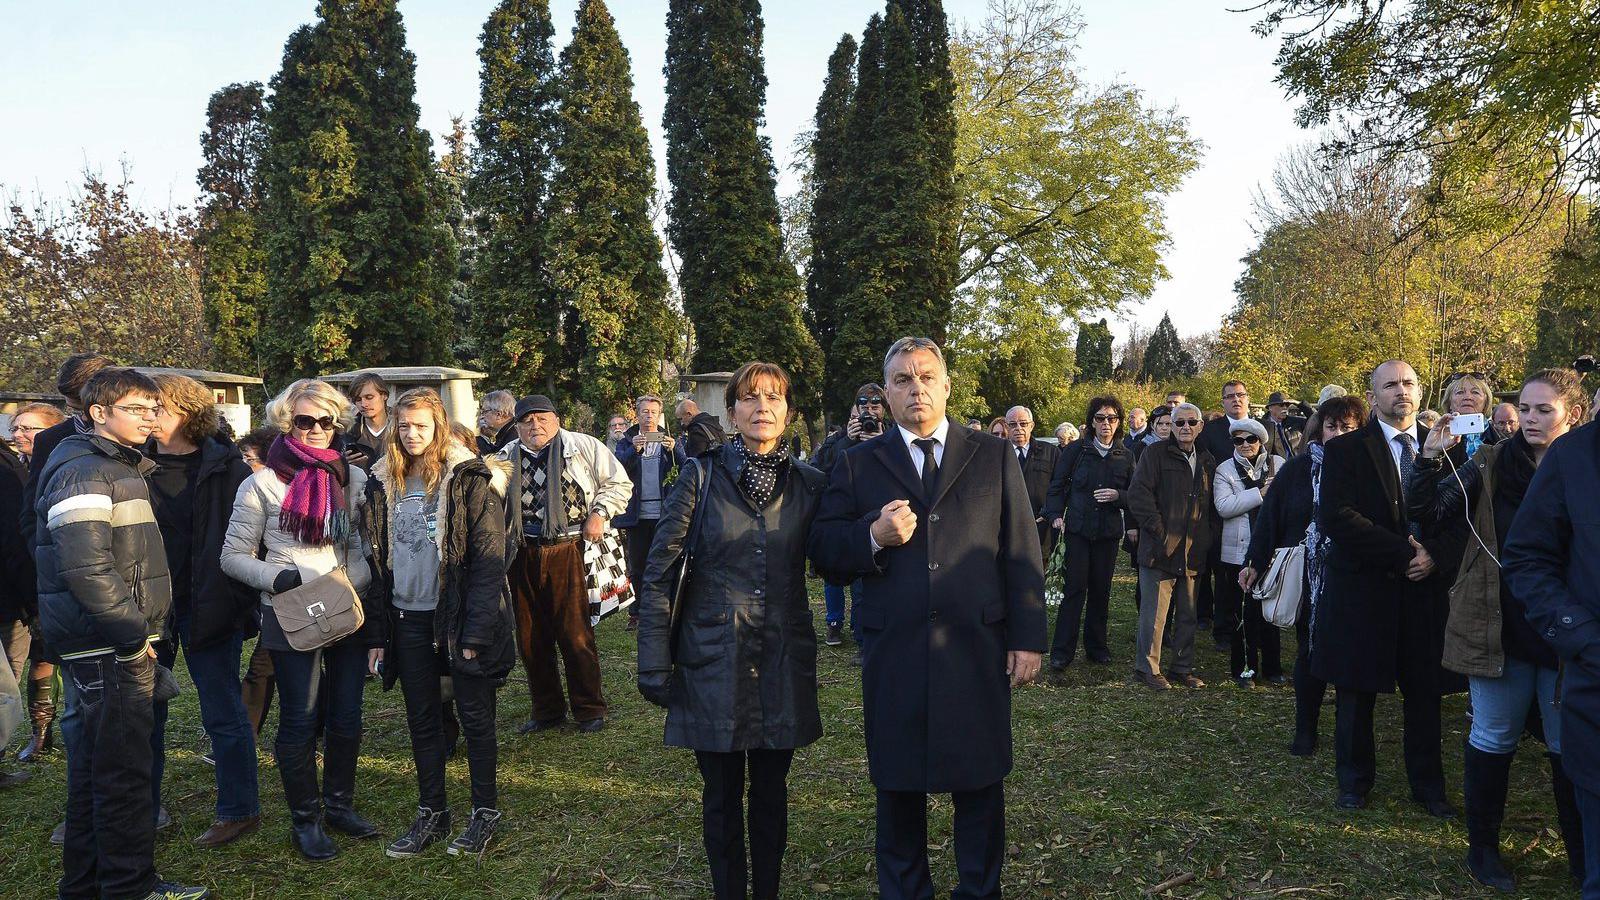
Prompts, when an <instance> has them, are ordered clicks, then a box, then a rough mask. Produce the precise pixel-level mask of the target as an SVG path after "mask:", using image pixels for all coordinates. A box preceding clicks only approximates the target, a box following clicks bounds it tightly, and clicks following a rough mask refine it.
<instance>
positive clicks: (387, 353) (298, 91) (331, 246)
mask: <svg viewBox="0 0 1600 900" xmlns="http://www.w3.org/2000/svg"><path fill="white" fill-rule="evenodd" d="M317 12H318V15H319V17H320V21H319V22H318V23H317V24H316V25H315V26H313V27H310V28H303V29H301V30H300V31H297V32H296V33H295V34H294V35H293V36H292V37H291V38H290V40H289V44H288V46H286V48H285V53H284V68H283V70H282V71H280V72H279V75H278V77H277V78H275V79H274V80H273V89H274V95H273V101H272V105H271V109H270V111H269V115H268V123H269V131H268V133H269V154H268V155H269V158H270V163H269V165H268V166H267V191H268V203H267V205H266V209H265V211H266V217H267V221H268V228H269V230H270V232H271V233H270V234H269V235H268V240H267V243H268V274H269V288H268V290H269V303H268V305H267V315H266V316H265V317H264V319H263V331H262V335H261V344H262V347H261V349H262V351H263V357H264V361H265V362H266V364H267V366H266V368H267V371H269V372H271V373H273V374H274V375H282V376H289V375H304V374H315V373H319V372H328V371H332V370H337V369H348V368H355V367H365V366H379V365H402V364H421V363H431V362H436V361H440V360H442V359H444V358H445V354H446V353H447V351H448V346H449V337H450V321H451V320H450V312H449V299H448V290H449V282H450V277H451V272H452V269H453V267H454V263H453V260H452V259H450V251H451V243H450V241H449V238H448V234H447V231H446V228H445V226H444V223H443V221H442V217H441V213H440V210H439V209H438V206H437V190H436V186H435V182H434V177H435V176H434V172H433V159H432V154H431V151H430V139H429V137H428V133H427V132H426V131H424V130H423V129H422V128H420V127H419V126H418V124H417V119H418V110H417V104H416V99H415V94H416V58H415V57H414V56H413V55H412V54H411V52H410V51H409V50H407V49H406V46H405V27H404V24H403V23H402V21H401V18H400V13H399V12H398V11H397V10H396V9H395V6H394V0H322V2H321V3H319V4H318V9H317Z"/></svg>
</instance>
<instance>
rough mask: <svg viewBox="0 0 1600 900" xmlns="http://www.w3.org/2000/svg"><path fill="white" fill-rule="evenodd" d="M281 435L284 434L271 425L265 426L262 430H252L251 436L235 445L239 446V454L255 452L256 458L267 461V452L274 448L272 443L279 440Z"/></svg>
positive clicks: (236, 442) (245, 437)
mask: <svg viewBox="0 0 1600 900" xmlns="http://www.w3.org/2000/svg"><path fill="white" fill-rule="evenodd" d="M279 434H282V432H280V431H278V429H276V428H273V427H272V426H271V425H263V426H261V427H260V428H255V429H252V430H251V431H250V433H249V434H247V435H245V436H244V437H242V438H239V440H237V441H235V442H234V443H235V444H236V445H237V446H238V448H239V452H241V453H243V452H244V451H246V450H254V451H255V452H256V456H259V457H261V458H262V459H266V456H267V450H268V449H269V448H271V447H272V442H273V441H275V440H277V439H278V435H279Z"/></svg>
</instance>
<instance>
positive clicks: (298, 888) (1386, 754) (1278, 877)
mask: <svg viewBox="0 0 1600 900" xmlns="http://www.w3.org/2000/svg"><path fill="white" fill-rule="evenodd" d="M813 588H814V594H815V596H814V602H815V604H816V605H817V606H818V607H820V605H821V597H820V594H821V588H820V584H814V585H813ZM1133 612H1134V611H1133V603H1132V579H1131V577H1129V576H1128V575H1127V574H1126V573H1124V574H1123V575H1122V576H1121V577H1119V578H1118V581H1117V585H1116V589H1115V593H1114V596H1113V598H1112V616H1111V621H1112V630H1111V648H1112V652H1113V656H1114V660H1115V661H1114V662H1113V663H1110V664H1107V665H1091V664H1087V663H1085V662H1083V661H1081V660H1080V661H1079V662H1078V663H1076V664H1074V665H1073V666H1072V667H1071V668H1069V669H1068V670H1067V672H1066V673H1065V677H1063V678H1061V679H1058V680H1053V681H1051V682H1049V683H1045V684H1040V685H1035V686H1031V687H1029V688H1026V689H1024V690H1022V691H1020V692H1019V693H1018V694H1017V696H1016V699H1015V704H1014V720H1015V756H1016V768H1015V771H1014V772H1013V773H1012V775H1011V778H1010V779H1009V780H1008V782H1007V789H1006V794H1007V796H1006V800H1007V806H1008V810H1007V825H1008V842H1009V844H1010V846H1009V848H1008V854H1009V855H1008V859H1007V867H1006V872H1005V890H1006V894H1007V896H1009V897H1025V898H1031V897H1041V898H1044V897H1108V896H1109V897H1122V896H1127V897H1135V896H1141V895H1143V894H1144V892H1145V891H1146V890H1148V889H1149V888H1151V887H1152V886H1154V885H1158V884H1161V883H1163V882H1167V881H1169V880H1170V879H1174V878H1178V877H1181V876H1186V875H1192V876H1193V880H1192V881H1188V882H1187V883H1183V884H1180V885H1178V886H1176V887H1174V888H1172V889H1171V890H1170V891H1169V892H1167V895H1169V896H1176V897H1317V896H1338V897H1361V898H1366V897H1407V898H1411V897H1478V896H1483V897H1487V896H1490V894H1489V893H1488V892H1487V891H1485V890H1483V889H1481V888H1478V887H1476V886H1475V885H1474V884H1473V883H1472V882H1471V880H1470V879H1469V878H1468V877H1467V875H1466V873H1465V869H1464V867H1463V865H1462V863H1461V858H1462V857H1463V855H1464V854H1465V852H1466V837H1465V832H1464V830H1463V828H1462V826H1461V824H1460V823H1459V822H1455V823H1449V822H1439V821H1437V820H1434V819H1431V818H1429V817H1428V816H1427V815H1426V814H1424V813H1423V812H1422V811H1421V810H1420V809H1418V808H1417V807H1416V806H1414V805H1413V804H1411V803H1410V802H1408V800H1407V797H1408V791H1407V789H1406V785H1405V776H1404V768H1403V766H1402V763H1401V759H1400V725H1399V707H1398V701H1397V700H1396V699H1395V698H1389V699H1383V700H1380V702H1379V704H1378V728H1379V739H1378V753H1379V778H1378V785H1377V787H1376V789H1375V790H1374V792H1373V807H1372V808H1371V809H1368V810H1366V811H1363V812H1360V813H1354V814H1350V813H1340V812H1337V811H1335V810H1334V809H1333V808H1332V801H1333V797H1334V779H1333V759H1332V730H1333V710H1332V704H1331V702H1330V703H1329V705H1328V706H1327V707H1325V709H1324V714H1323V719H1322V730H1323V742H1322V748H1321V750H1320V752H1319V754H1318V755H1317V756H1316V757H1313V758H1311V759H1297V758H1293V757H1290V756H1288V755H1287V753H1286V752H1285V749H1286V746H1287V742H1288V738H1289V722H1290V721H1291V718H1292V711H1293V697H1292V694H1291V692H1289V691H1287V690H1259V691H1243V690H1239V689H1237V688H1235V687H1233V686H1232V685H1231V684H1229V683H1228V682H1227V674H1228V672H1227V664H1228V662H1227V658H1226V656H1225V655H1223V654H1219V653H1216V652H1214V651H1213V650H1212V649H1211V642H1210V640H1209V637H1208V636H1206V635H1202V636H1201V652H1200V654H1199V671H1200V674H1201V676H1202V677H1204V678H1206V679H1207V680H1208V681H1210V682H1212V683H1213V686H1212V687H1208V688H1206V689H1204V690H1201V691H1196V692H1188V691H1181V690H1179V691H1173V692H1169V693H1167V694H1161V695H1158V694H1155V693H1152V692H1150V691H1147V690H1145V689H1143V688H1139V687H1136V686H1134V685H1132V684H1131V683H1130V682H1129V679H1128V672H1129V671H1130V670H1131V665H1132V656H1133V644H1132V641H1131V640H1130V636H1131V634H1132V630H1131V629H1132V627H1133ZM1052 616H1053V611H1052ZM819 618H820V616H819ZM1052 624H1053V623H1052ZM598 631H599V635H598V637H599V643H600V647H601V661H602V666H603V669H604V677H605V689H606V693H607V697H608V699H609V700H610V702H611V707H612V714H611V721H610V724H609V726H608V727H607V728H606V730H605V731H603V732H601V733H599V734H596V735H579V734H576V733H575V732H572V731H563V732H558V733H554V734H539V735H518V734H516V731H515V729H516V726H517V725H518V724H520V723H521V722H522V721H524V720H525V719H526V716H527V709H528V706H527V702H528V694H527V686H526V683H525V682H524V681H523V679H522V676H521V672H520V670H519V671H518V672H516V673H515V674H514V675H513V679H512V682H511V683H510V684H509V685H507V686H506V688H505V689H503V690H502V691H501V692H500V709H499V734H500V788H501V795H502V801H501V805H502V806H503V807H504V808H505V810H506V818H505V821H504V822H503V823H502V826H501V830H500V832H499V834H498V836H497V839H496V842H495V844H494V845H493V846H492V847H491V849H490V851H489V853H487V854H486V855H485V856H484V857H483V858H482V859H481V860H477V859H457V858H455V857H450V856H447V855H446V854H445V853H444V852H443V850H442V849H439V850H438V851H437V852H434V853H430V854H428V855H426V856H424V857H422V858H419V859H415V860H410V861H405V862H400V861H395V860H390V859H388V858H387V857H385V856H384V855H383V852H382V848H383V844H384V842H386V841H387V840H388V839H389V838H392V837H393V836H394V835H396V834H398V833H399V832H400V831H401V830H403V828H404V827H405V826H406V825H408V824H409V823H410V818H411V816H412V814H413V811H414V808H415V806H416V784H415V779H414V772H413V769H412V765H411V757H410V748H409V744H408V741H407V734H406V727H405V716H404V712H403V706H402V703H401V700H400V696H399V692H398V690H396V691H393V692H390V693H384V692H382V691H380V690H378V689H377V687H376V685H375V684H372V685H371V686H370V687H369V691H368V693H367V698H366V703H367V714H366V727H367V734H366V741H365V744H364V748H363V757H362V761H361V771H360V776H359V779H358V781H357V803H358V806H359V807H360V809H361V810H362V812H363V813H365V814H366V815H368V816H369V817H371V818H373V819H374V820H375V821H377V822H378V823H379V824H380V826H381V827H382V828H383V830H384V838H382V839H380V840H379V841H365V842H358V841H353V840H350V839H347V838H343V837H339V838H337V840H338V843H339V844H340V847H341V849H342V850H343V852H342V854H341V855H340V856H339V857H338V859H336V860H334V861H333V862H331V863H327V864H323V865H314V864H310V863H305V862H303V861H301V860H300V859H299V857H298V856H296V855H295V853H294V852H293V850H292V848H291V847H290V846H289V841H288V829H287V813H286V812H285V810H284V807H283V802H282V790H281V787H280V783H279V780H278V774H277V770H276V769H275V768H274V767H273V766H272V764H271V762H270V760H268V759H266V758H265V757H264V758H263V763H262V766H261V770H260V777H261V786H262V806H263V812H264V814H265V816H266V821H265V822H264V823H263V825H262V828H261V830H260V831H259V832H257V833H256V834H254V835H252V836H250V837H248V838H245V839H244V840H242V841H240V842H238V843H236V844H234V845H231V846H228V847H224V848H222V849H220V850H215V851H198V850H195V849H193V847H192V846H191V845H190V841H191V840H192V839H193V838H194V837H195V836H196V835H198V834H199V833H200V832H201V831H203V830H204V829H205V827H206V826H207V825H208V824H209V822H210V818H211V809H212V808H211V804H212V802H213V796H214V793H213V782H212V770H211V768H210V767H208V766H206V765H204V764H203V763H201V762H200V761H199V754H200V752H201V747H202V735H201V731H200V727H199V717H198V712H197V710H196V708H195V701H194V694H193V692H192V691H187V692H186V693H185V694H184V695H183V696H181V697H179V698H178V699H177V700H176V701H174V705H173V711H172V717H171V722H170V724H169V725H168V747H169V751H168V762H167V779H166V784H165V787H164V790H165V799H166V803H167V805H168V807H169V809H170V810H171V811H172V813H173V815H174V816H176V817H177V819H178V823H177V825H176V826H175V827H174V828H173V829H171V831H170V832H168V833H163V834H162V835H161V836H160V837H159V838H158V841H157V863H158V865H159V867H160V868H161V870H162V871H163V872H164V873H168V874H170V875H171V876H173V877H175V878H180V879H184V880H188V881H191V882H200V883H204V884H207V885H209V886H210V887H212V888H213V890H214V891H215V892H216V894H217V896H218V897H222V898H227V900H234V898H244V897H262V898H266V897H312V896H317V897H346V898H393V897H405V898H412V897H416V898H432V897H462V896H469V895H470V896H484V897H496V898H498V897H506V898H510V897H519V898H520V897H551V898H553V897H562V896H565V897H572V896H579V895H591V894H601V895H610V896H619V897H652V898H654V897H662V898H700V897H707V896H709V895H710V891H709V886H708V884H707V881H706V869H705V855H704V852H703V850H702V849H701V846H700V796H699V792H700V781H699V775H698V773H697V772H696V770H695V766H694V758H693V754H691V753H689V752H687V751H682V750H675V749H668V748H665V747H663V746H662V743H661V732H662V723H663V713H662V712H661V711H660V710H657V709H656V708H654V707H652V706H650V705H648V704H647V703H645V702H644V701H643V700H642V699H640V698H639V696H638V695H637V693H636V692H635V690H634V687H633V685H634V676H635V667H634V659H633V640H632V636H631V635H629V634H628V633H627V632H626V631H625V630H624V628H623V623H622V621H621V619H620V618H612V619H609V620H607V621H606V622H604V623H602V624H601V626H600V628H599V629H598ZM1293 644H1294V641H1293V637H1292V635H1285V640H1284V645H1285V646H1284V655H1285V659H1286V660H1291V661H1292V658H1293V652H1294V647H1293ZM852 649H853V648H852V647H851V646H850V645H849V644H848V643H846V645H845V646H843V647H839V648H823V652H822V653H821V659H820V660H819V666H818V674H819V680H820V683H821V707H822V712H823V723H824V730H825V734H824V737H823V739H822V740H821V741H819V742H817V743H816V744H814V745H813V746H811V747H808V748H805V749H804V750H802V751H800V752H799V753H798V754H797V755H796V758H795V764H794V767H793V770H792V773H791V775H790V780H789V789H790V830H789V835H790V848H789V853H788V856H787V857H786V859H785V863H784V865H785V871H784V896H785V897H796V898H798V897H816V896H837V897H866V896H870V895H872V894H874V893H875V891H876V880H875V878H876V876H875V873H874V870H873V866H872V839H873V798H874V794H873V790H872V786H871V784H870V783H869V782H868V780H867V778H866V754H865V749H864V747H863V743H862V735H861V696H860V687H859V680H858V679H859V673H858V670H856V669H853V668H851V667H850V665H849V659H850V654H851V651H852ZM1463 713H1464V703H1463V701H1462V699H1461V698H1459V697H1456V698H1450V699H1448V700H1447V701H1446V703H1445V716H1446V729H1445V730H1446V737H1445V742H1446V745H1445V753H1444V756H1445V762H1446V770H1447V773H1448V780H1449V783H1450V784H1451V785H1452V788H1453V791H1454V794H1455V798H1456V800H1457V801H1458V802H1459V784H1460V752H1459V750H1458V749H1457V748H1459V746H1460V740H1461V731H1462V719H1463ZM274 727H275V726H274V725H273V724H272V723H270V722H269V724H268V726H267V730H266V736H267V739H268V742H269V743H270V739H271V735H272V733H273V730H274ZM1540 751H1542V748H1541V747H1539V746H1538V745H1537V744H1530V745H1529V746H1526V747H1525V748H1524V749H1523V752H1522V753H1521V754H1520V755H1519V759H1518V761H1517V763H1516V765H1515V766H1514V768H1513V773H1512V785H1513V788H1512V794H1513V799H1512V802H1511V806H1510V808H1509V810H1508V826H1507V829H1506V835H1505V841H1504V844H1503V848H1504V852H1505V853H1506V858H1507V861H1508V864H1509V865H1510V866H1511V867H1512V869H1513V871H1514V872H1515V874H1516V875H1517V877H1518V881H1519V892H1518V894H1519V896H1527V897H1567V896H1571V895H1572V892H1571V890H1570V889H1569V888H1568V886H1567V882H1566V870H1565V861H1564V857H1563V855H1562V848H1561V843H1560V839H1559V837H1557V836H1556V835H1555V833H1554V831H1553V830H1552V829H1553V827H1554V816H1553V813H1552V810H1551V801H1550V799H1549V796H1550V789H1549V781H1548V779H1549V770H1548V765H1547V764H1546V762H1545V760H1544V758H1543V756H1542V752H1540ZM34 772H35V776H34V778H33V780H32V781H30V782H28V783H27V784H25V785H23V786H21V787H19V788H14V789H12V790H8V791H6V792H5V793H4V794H0V836H3V837H0V840H3V842H4V843H3V846H4V851H3V852H0V897H5V898H44V897H50V896H54V893H55V880H56V878H57V877H58V875H59V862H60V856H59V850H58V849H57V848H52V847H50V846H49V843H48V840H47V836H48V834H49V832H50V829H51V828H52V827H54V825H55V823H56V821H57V817H58V815H59V810H60V808H61V803H62V798H63V792H64V778H63V776H64V772H63V764H62V758H61V755H60V754H59V752H57V753H55V754H52V755H50V757H49V759H48V760H47V761H46V762H45V763H43V764H41V765H39V766H37V767H34ZM448 779H449V780H448V788H449V791H450V798H451V801H452V806H453V811H454V813H455V815H456V816H457V817H458V827H459V826H460V824H461V819H462V818H463V817H464V816H465V814H466V812H467V805H468V804H467V784H468V779H467V768H466V761H465V755H464V754H458V756H457V757H456V758H455V759H454V760H452V761H451V763H450V766H449V773H448ZM950 815H951V809H950V804H949V800H948V798H946V797H935V798H932V799H931V802H930V822H929V837H930V843H931V845H932V859H933V872H934V879H935V883H936V885H938V886H939V887H940V889H941V891H948V890H949V888H950V887H951V886H952V885H953V883H954V878H955V873H954V870H953V861H952V856H953V853H952V848H951V845H950Z"/></svg>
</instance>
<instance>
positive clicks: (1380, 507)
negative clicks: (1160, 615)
mask: <svg viewBox="0 0 1600 900" xmlns="http://www.w3.org/2000/svg"><path fill="white" fill-rule="evenodd" d="M1421 396H1422V394H1421V386H1420V384H1419V381H1418V379H1417V373H1416V371H1415V370H1414V369H1412V368H1411V366H1410V365H1409V364H1407V363H1405V362H1404V361H1402V360H1389V361H1388V362H1385V363H1383V364H1382V365H1379V366H1378V367H1377V368H1376V369H1375V370H1373V373H1372V377H1371V385H1370V389H1369V390H1368V391H1367V402H1368V404H1369V405H1370V406H1371V407H1372V410H1373V418H1372V419H1371V420H1370V421H1368V423H1367V425H1366V427H1364V428H1362V429H1360V430H1358V431H1352V432H1350V433H1349V434H1345V435H1341V436H1339V437H1336V438H1334V439H1333V440H1331V441H1328V443H1327V445H1326V447H1325V449H1324V451H1323V462H1322V489H1321V490H1322V497H1321V503H1320V505H1319V511H1318V520H1317V521H1318V524H1319V526H1320V527H1321V530H1322V533H1323V534H1324V535H1326V536H1327V537H1328V538H1329V539H1330V540H1331V542H1332V545H1331V547H1330V549H1329V550H1328V556H1327V565H1326V567H1325V571H1326V575H1325V576H1324V581H1323V591H1322V595H1321V596H1320V597H1319V598H1318V599H1317V601H1316V603H1315V605H1314V607H1313V609H1314V615H1315V620H1314V622H1313V624H1312V641H1313V643H1312V647H1311V671H1312V673H1313V674H1314V675H1316V677H1318V678H1321V679H1323V680H1325V681H1328V682H1329V683H1331V684H1333V685H1334V686H1335V687H1336V688H1337V689H1338V715H1337V718H1336V728H1335V748H1336V754H1337V767H1336V768H1337V772H1338V777H1339V797H1338V801H1337V803H1336V805H1337V806H1338V807H1339V808H1340V809H1361V808H1363V807H1365V806H1366V805H1367V794H1368V793H1369V792H1370V791H1371V790H1372V785H1373V781H1374V780H1375V777H1376V774H1377V759H1376V751H1375V747H1374V741H1373V734H1372V728H1373V723H1372V713H1373V707H1374V704H1375V703H1376V699H1377V695H1378V694H1380V693H1393V692H1394V689H1395V687H1396V685H1397V684H1398V686H1399V688H1400V693H1401V695H1402V698H1403V701H1404V707H1403V709H1404V726H1405V739H1404V754H1405V765H1406V777H1407V779H1408V780H1409V781H1410V782H1411V796H1412V799H1414V800H1416V801H1417V802H1418V803H1420V804H1421V805H1422V806H1423V808H1424V809H1426V810H1427V811H1428V812H1429V813H1430V814H1432V815H1435V816H1439V817H1441V818H1449V817H1452V816H1454V815H1455V810H1454V809H1453V808H1452V807H1451V806H1450V803H1449V801H1448V800H1446V798H1445V787H1444V766H1443V763H1442V761H1441V757H1440V748H1439V743H1440V740H1441V736H1442V730H1441V726H1440V722H1439V697H1440V694H1441V692H1442V690H1443V686H1444V678H1443V676H1444V673H1443V669H1442V667H1441V659H1442V656H1443V652H1444V625H1445V616H1446V613H1447V612H1448V602H1449V601H1448V598H1447V597H1446V594H1445V588H1446V587H1447V584H1445V583H1443V581H1444V579H1445V578H1446V577H1453V575H1454V573H1449V575H1448V576H1445V575H1441V573H1440V572H1439V567H1438V565H1437V564H1436V563H1435V562H1434V560H1435V558H1436V557H1437V556H1439V555H1440V554H1441V552H1442V550H1443V544H1442V543H1441V542H1440V541H1439V540H1438V539H1437V538H1435V537H1433V536H1431V535H1428V534H1424V533H1422V531H1421V530H1420V529H1418V528H1417V527H1416V526H1415V525H1414V524H1413V523H1411V522H1410V521H1408V520H1407V517H1406V504H1405V497H1404V493H1403V486H1404V485H1405V484H1406V482H1407V480H1408V479H1409V478H1410V475H1411V470H1412V467H1413V465H1414V464H1415V461H1416V456H1417V452H1418V450H1419V449H1420V448H1421V446H1422V444H1423V442H1425V441H1426V440H1427V438H1428V429H1426V428H1423V427H1422V426H1421V425H1418V424H1417V421H1416V417H1417V409H1418V407H1419V406H1420V404H1421Z"/></svg>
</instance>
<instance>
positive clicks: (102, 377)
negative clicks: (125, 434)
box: [82, 366, 161, 411]
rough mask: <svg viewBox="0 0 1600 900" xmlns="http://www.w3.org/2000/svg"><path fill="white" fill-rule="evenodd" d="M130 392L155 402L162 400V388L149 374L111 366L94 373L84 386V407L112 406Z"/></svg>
mask: <svg viewBox="0 0 1600 900" xmlns="http://www.w3.org/2000/svg"><path fill="white" fill-rule="evenodd" d="M129 394H133V395H135V396H138V397H143V398H145V399H147V400H150V401H153V402H155V403H160V402H161V388H159V387H157V386H156V383H155V380H154V379H152V378H151V377H150V376H149V375H146V374H144V373H143V372H136V371H134V370H133V369H124V368H120V367H117V366H109V367H107V368H104V369H101V370H100V371H98V372H96V373H94V377H92V378H90V379H89V383H88V384H85V385H84V386H83V391H82V397H83V408H84V410H85V411H87V410H88V409H89V407H91V406H111V405H113V404H115V403H116V402H117V401H118V400H121V399H122V398H123V397H126V396H128V395H129Z"/></svg>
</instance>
